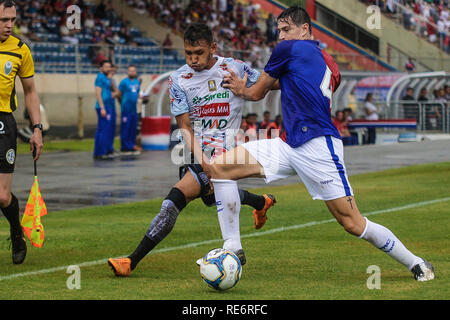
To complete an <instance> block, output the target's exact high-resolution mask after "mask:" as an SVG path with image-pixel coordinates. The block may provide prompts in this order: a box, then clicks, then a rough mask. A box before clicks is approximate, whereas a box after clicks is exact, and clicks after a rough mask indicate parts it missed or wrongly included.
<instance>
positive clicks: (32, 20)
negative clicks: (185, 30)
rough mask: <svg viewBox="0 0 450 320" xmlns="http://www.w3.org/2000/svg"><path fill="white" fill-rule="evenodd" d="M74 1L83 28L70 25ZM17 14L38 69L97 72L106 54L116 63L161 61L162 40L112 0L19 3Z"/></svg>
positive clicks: (170, 57) (168, 56) (173, 59)
mask: <svg viewBox="0 0 450 320" xmlns="http://www.w3.org/2000/svg"><path fill="white" fill-rule="evenodd" d="M53 2H54V3H53ZM52 3H53V4H52ZM71 5H77V6H79V7H80V9H81V13H82V16H81V23H82V28H81V30H69V29H68V28H67V26H66V18H67V16H68V15H67V14H66V10H67V8H68V7H69V6H71ZM62 13H64V14H62ZM17 15H18V20H19V21H20V23H19V24H18V25H16V28H15V30H14V33H15V34H16V35H17V36H19V37H20V38H22V39H24V40H25V41H26V42H28V43H29V45H30V47H31V49H32V51H33V57H34V59H35V62H36V71H37V72H38V73H42V72H46V73H75V72H80V73H91V72H97V65H98V63H99V62H100V60H102V59H106V58H109V59H112V60H113V61H114V62H115V63H117V64H127V65H129V64H136V65H139V64H143V65H144V64H145V65H146V66H148V68H150V69H151V68H152V66H155V65H159V64H160V49H159V46H158V44H157V43H156V42H155V41H154V40H152V39H149V38H146V37H144V36H143V34H142V32H141V31H140V30H138V29H137V28H135V27H133V26H132V25H131V23H130V21H127V20H126V19H125V17H124V16H123V15H119V14H118V13H117V12H115V11H114V9H113V8H112V7H111V5H110V3H109V2H107V1H104V0H102V1H101V2H100V3H99V4H98V5H94V4H91V3H87V2H85V1H81V0H78V1H77V0H66V1H60V0H57V1H51V0H36V1H18V12H17ZM77 51H78V52H77ZM77 53H78V55H77ZM77 56H79V61H78V63H77V60H76V59H77ZM164 58H165V59H164V62H165V63H166V64H167V65H168V66H167V68H168V69H171V68H173V64H174V63H176V65H178V64H179V63H180V62H181V59H182V60H183V61H184V58H182V57H181V58H180V57H178V55H177V54H176V52H175V53H174V52H165V56H164ZM178 60H180V61H178Z"/></svg>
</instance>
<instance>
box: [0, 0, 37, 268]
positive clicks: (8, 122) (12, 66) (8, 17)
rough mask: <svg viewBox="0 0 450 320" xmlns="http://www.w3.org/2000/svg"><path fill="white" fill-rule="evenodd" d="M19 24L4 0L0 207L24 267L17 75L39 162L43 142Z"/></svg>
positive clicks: (0, 2)
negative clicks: (17, 179) (15, 186)
mask: <svg viewBox="0 0 450 320" xmlns="http://www.w3.org/2000/svg"><path fill="white" fill-rule="evenodd" d="M15 22H16V4H15V3H14V1H12V0H0V208H1V210H2V212H3V214H4V215H5V217H6V219H7V220H8V222H9V225H10V233H11V244H12V261H13V263H14V264H21V263H22V262H23V261H24V260H25V256H26V254H27V246H26V242H25V239H24V235H23V231H22V227H21V225H20V218H19V202H18V200H17V198H16V197H15V196H14V194H12V193H11V182H12V176H13V172H14V165H15V162H16V147H17V125H16V121H15V120H14V116H13V115H12V113H13V111H14V110H16V108H17V97H16V89H15V80H16V76H19V78H20V80H21V82H22V86H23V91H24V94H25V105H26V106H27V108H28V113H29V114H30V119H31V121H32V123H33V135H32V137H31V139H30V147H31V148H30V149H31V151H32V152H33V151H36V156H35V158H34V159H35V160H37V159H39V156H40V154H41V151H42V147H43V143H42V125H41V123H40V122H41V116H40V109H39V98H38V95H37V92H36V87H35V85H34V78H33V76H34V64H33V58H32V56H31V52H30V49H29V48H28V46H27V45H26V44H25V43H24V42H22V41H21V40H20V39H19V38H17V37H15V36H13V35H11V33H12V30H13V28H14V24H15Z"/></svg>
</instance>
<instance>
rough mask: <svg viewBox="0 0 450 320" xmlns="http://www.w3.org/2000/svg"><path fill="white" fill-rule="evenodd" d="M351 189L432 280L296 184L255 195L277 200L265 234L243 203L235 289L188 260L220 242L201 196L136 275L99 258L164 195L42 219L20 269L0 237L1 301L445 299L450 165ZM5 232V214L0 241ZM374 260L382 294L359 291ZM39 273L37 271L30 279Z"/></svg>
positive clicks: (125, 249)
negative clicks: (76, 270)
mask: <svg viewBox="0 0 450 320" xmlns="http://www.w3.org/2000/svg"><path fill="white" fill-rule="evenodd" d="M350 182H351V183H352V186H353V189H354V190H355V193H356V194H355V196H356V199H357V202H358V205H359V208H360V210H361V211H362V212H363V213H371V214H372V215H371V216H370V219H371V220H372V221H374V222H377V223H381V224H383V225H385V226H386V227H388V228H390V229H391V230H392V231H393V232H394V233H395V234H396V235H397V236H398V237H399V238H400V239H401V240H402V241H403V243H404V244H405V245H406V246H407V247H408V248H409V249H410V250H411V251H413V252H414V253H415V254H417V255H419V256H422V257H424V258H426V259H427V260H429V261H430V262H432V263H433V264H434V267H435V272H436V278H435V280H433V281H430V282H426V283H420V282H417V281H415V280H414V279H413V277H412V274H411V273H410V272H409V271H408V270H406V269H405V268H404V267H403V266H402V265H400V264H399V263H397V262H396V261H394V260H393V259H392V258H390V257H389V256H387V255H386V254H385V253H383V252H381V251H379V250H377V249H375V248H373V247H372V246H371V245H370V244H369V243H367V242H366V241H364V240H359V239H357V238H355V237H353V236H351V235H349V234H347V233H346V232H345V231H344V230H343V229H342V227H341V226H339V225H338V224H337V223H336V222H334V221H328V220H330V218H331V215H330V213H329V212H328V211H327V209H326V207H325V205H324V203H323V202H321V201H312V200H311V198H310V196H309V194H308V193H307V191H306V189H305V188H304V186H303V185H293V186H284V187H267V188H265V189H260V190H257V191H258V192H269V191H270V192H271V193H274V194H275V195H276V196H277V199H278V204H277V205H276V206H275V207H274V208H273V209H272V210H271V211H270V219H269V220H268V222H267V224H266V226H265V227H264V228H263V229H261V230H258V231H256V230H254V229H253V227H252V220H251V214H250V208H248V207H243V208H242V210H241V234H242V236H243V239H242V243H243V245H244V248H245V251H246V256H247V261H248V262H247V265H246V266H244V268H243V274H242V278H241V280H240V282H239V283H238V284H237V286H236V287H235V288H233V289H231V290H228V291H225V292H216V291H214V290H212V289H209V288H208V287H206V285H205V284H203V283H202V281H201V278H200V275H199V270H198V267H197V266H196V265H195V260H196V259H197V258H198V257H200V256H203V255H204V254H206V252H208V251H209V250H210V249H213V248H215V247H219V246H220V245H221V241H220V240H218V239H219V238H220V230H219V226H218V221H217V216H216V212H215V208H206V207H205V206H203V204H202V202H201V201H199V200H197V201H195V202H193V203H191V204H190V205H189V206H188V207H187V208H186V209H185V210H184V211H183V213H182V214H181V215H180V217H179V219H178V221H177V225H176V226H175V228H174V230H173V232H172V233H171V234H170V235H169V236H168V237H167V238H166V240H165V241H164V242H162V243H161V244H160V245H159V246H158V247H157V248H156V249H157V250H156V251H155V252H153V253H152V254H151V255H149V256H147V257H146V258H145V259H144V260H143V261H142V262H141V264H140V265H139V266H138V267H137V269H136V270H135V271H134V272H133V273H132V275H131V277H129V278H115V277H114V275H113V273H112V272H111V271H110V269H109V267H108V266H107V264H106V262H105V260H106V259H107V258H108V257H117V256H121V255H127V254H129V253H130V252H131V251H133V250H134V248H135V247H136V245H137V244H138V242H139V241H140V240H141V239H142V236H143V235H144V233H145V231H146V230H147V228H148V226H149V225H150V223H151V221H152V219H153V217H154V216H155V215H156V214H157V213H158V212H159V209H160V204H161V199H156V200H151V201H147V202H142V203H133V204H126V205H115V206H104V207H94V208H89V209H83V210H72V211H65V212H50V213H49V214H48V215H47V216H45V217H44V218H43V223H44V226H45V231H46V241H45V244H44V247H43V248H41V249H36V248H31V247H30V246H29V252H28V256H27V258H26V260H25V263H24V264H23V265H20V266H17V265H13V264H12V263H11V257H10V254H11V253H10V251H7V243H6V241H4V240H2V244H1V248H0V299H33V300H34V299H206V300H218V299H227V300H240V299H449V298H450V287H449V283H450V281H449V280H450V238H449V234H450V232H449V231H450V206H449V204H450V188H449V184H450V162H448V163H441V164H431V165H420V166H412V167H406V168H401V169H395V170H389V171H384V172H379V173H370V174H362V175H357V176H352V177H351V178H350ZM43 196H44V199H45V194H44V195H43ZM436 199H438V200H439V201H436V202H434V203H424V202H426V201H430V200H436ZM407 205H411V206H409V207H407V208H404V206H407ZM402 207H403V208H402ZM391 208H400V209H394V210H388V209H391ZM380 210H386V211H388V212H384V211H381V212H384V213H379V211H380ZM373 213H375V214H373ZM323 221H325V222H324V223H318V224H317V223H316V224H314V223H312V224H309V225H305V224H307V223H310V222H323ZM286 227H287V228H286ZM289 227H290V228H289ZM283 228H284V229H283ZM8 235H9V232H8V226H7V223H6V221H5V220H4V219H1V220H0V239H6V238H7V237H8ZM209 240H211V241H209ZM202 242H203V244H202ZM82 263H85V264H82ZM79 264H81V289H80V290H69V289H68V288H67V286H66V281H67V279H68V277H69V276H70V274H67V273H66V268H67V266H69V265H79ZM370 265H377V266H379V267H380V268H381V289H380V290H376V289H375V290H369V289H368V288H367V286H366V282H367V279H368V277H369V276H370V274H367V273H366V270H367V268H368V267H369V266H370ZM53 268H54V269H53ZM48 269H51V270H48ZM39 270H44V273H42V274H34V275H30V274H27V272H32V271H39ZM13 275H16V277H11V276H13Z"/></svg>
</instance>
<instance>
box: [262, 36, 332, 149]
mask: <svg viewBox="0 0 450 320" xmlns="http://www.w3.org/2000/svg"><path fill="white" fill-rule="evenodd" d="M264 71H265V72H266V73H267V74H269V75H270V76H271V77H272V78H275V79H279V81H280V87H281V105H282V112H283V125H284V128H285V130H286V131H285V133H286V135H285V136H284V137H282V138H283V140H284V141H286V143H287V144H289V145H290V146H291V147H292V148H297V147H299V146H301V145H302V144H304V143H305V142H307V141H309V140H311V139H314V138H317V137H320V136H327V135H329V136H333V137H336V138H340V135H339V132H338V130H337V129H336V127H335V126H334V125H333V122H332V121H331V110H330V107H331V98H332V95H333V92H334V91H335V90H336V89H337V87H338V86H339V82H340V74H339V69H338V67H337V65H336V63H335V62H334V61H333V59H332V58H331V56H329V55H328V54H327V53H326V52H324V51H322V50H321V49H320V47H319V44H318V42H317V41H313V40H285V41H281V42H280V43H279V44H278V45H277V46H276V48H275V49H274V50H273V52H272V55H271V57H270V59H269V62H268V63H267V65H266V67H265V69H264Z"/></svg>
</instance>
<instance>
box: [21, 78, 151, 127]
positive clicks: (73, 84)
mask: <svg viewBox="0 0 450 320" xmlns="http://www.w3.org/2000/svg"><path fill="white" fill-rule="evenodd" d="M96 76H97V75H95V74H82V75H78V76H77V75H74V74H36V75H35V77H34V78H35V83H36V88H37V92H38V95H39V99H40V101H41V104H42V105H44V106H45V109H46V111H47V116H48V120H49V122H50V125H56V126H76V125H77V123H78V97H82V110H83V121H84V124H85V125H96V124H97V115H96V112H95V102H96V98H95V91H94V90H95V88H94V83H95V78H96ZM125 77H126V75H125V74H117V75H116V76H115V80H116V82H117V83H120V81H121V80H122V79H124V78H125ZM141 77H142V80H143V84H142V88H143V89H145V88H146V87H147V86H148V85H149V84H150V82H151V77H152V76H151V75H142V76H141ZM16 90H17V98H18V105H19V106H18V109H17V110H16V111H15V113H14V116H15V117H16V119H17V122H18V123H23V122H24V120H23V111H24V110H25V109H24V98H23V89H22V84H21V82H20V80H19V78H17V79H16ZM116 108H117V111H118V112H119V111H120V108H119V105H118V104H117V106H116Z"/></svg>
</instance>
